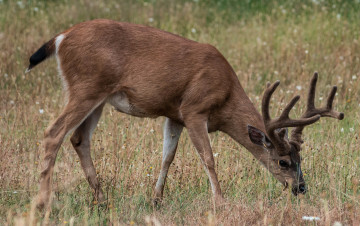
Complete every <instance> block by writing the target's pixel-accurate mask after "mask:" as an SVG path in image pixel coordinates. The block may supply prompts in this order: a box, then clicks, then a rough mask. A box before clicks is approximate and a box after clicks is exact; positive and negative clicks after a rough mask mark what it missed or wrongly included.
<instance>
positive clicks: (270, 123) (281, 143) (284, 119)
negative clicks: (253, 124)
mask: <svg viewBox="0 0 360 226" xmlns="http://www.w3.org/2000/svg"><path fill="white" fill-rule="evenodd" d="M279 84H280V81H276V82H275V83H274V84H272V85H270V83H268V84H267V88H266V90H265V92H264V96H263V99H262V108H261V109H262V115H263V119H264V124H265V129H266V132H267V134H268V136H269V138H270V139H271V141H272V143H273V144H274V146H275V147H276V149H277V150H278V151H279V152H280V153H279V154H281V155H284V154H286V153H284V152H286V151H288V150H289V148H287V147H286V146H289V143H288V142H287V141H285V139H284V137H285V134H286V130H285V129H281V130H278V129H280V128H285V127H298V128H300V127H304V126H306V125H309V124H312V123H314V122H316V121H317V120H319V119H320V115H317V114H315V115H312V116H311V117H306V118H301V119H290V117H289V113H290V111H291V109H292V108H293V107H294V105H295V104H296V102H298V100H299V99H300V96H295V97H294V98H293V99H292V100H291V101H290V102H289V104H288V105H287V106H286V107H285V108H284V110H283V112H282V113H281V115H280V117H278V118H275V119H271V117H270V113H269V104H270V99H271V95H272V94H273V93H274V91H275V90H276V88H277V87H278V86H279Z"/></svg>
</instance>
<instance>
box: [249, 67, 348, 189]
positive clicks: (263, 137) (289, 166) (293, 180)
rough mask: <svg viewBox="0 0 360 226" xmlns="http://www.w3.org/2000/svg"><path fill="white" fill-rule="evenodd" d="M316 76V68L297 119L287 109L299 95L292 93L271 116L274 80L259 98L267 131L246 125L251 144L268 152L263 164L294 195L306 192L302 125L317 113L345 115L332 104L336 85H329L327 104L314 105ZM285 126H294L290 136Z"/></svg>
mask: <svg viewBox="0 0 360 226" xmlns="http://www.w3.org/2000/svg"><path fill="white" fill-rule="evenodd" d="M317 78H318V73H316V72H315V74H314V76H313V78H312V80H311V83H310V90H309V94H308V101H307V109H306V111H305V113H304V114H303V115H302V117H301V118H300V119H291V118H289V112H290V110H291V109H292V108H293V107H294V105H295V104H296V102H297V101H298V100H299V99H300V96H295V97H294V98H293V99H292V100H291V101H290V103H289V104H288V105H287V106H286V107H285V108H284V110H283V111H282V113H281V115H280V116H279V117H278V118H275V119H271V117H270V113H269V103H270V99H271V95H272V94H273V93H274V91H275V90H276V88H277V87H278V86H279V84H280V82H279V81H277V82H275V83H273V84H272V85H270V83H268V84H267V88H266V90H265V92H264V96H263V99H262V115H263V120H264V125H265V130H266V133H264V132H263V131H261V130H259V129H257V128H255V127H252V126H250V125H249V126H248V132H249V136H250V140H251V141H252V142H253V143H254V144H257V145H261V146H262V147H263V148H264V149H265V150H266V152H268V153H269V155H267V156H268V158H269V159H268V160H263V162H265V163H266V167H267V168H268V169H269V170H270V172H271V173H272V174H273V175H274V176H275V178H277V179H278V180H279V181H280V182H281V183H283V184H284V185H285V187H287V186H288V184H291V185H292V193H293V194H294V195H297V194H299V193H302V194H304V193H305V192H306V185H305V181H304V179H303V174H302V172H301V158H300V150H301V144H302V143H303V140H302V138H301V136H302V131H303V129H304V127H305V126H307V125H310V124H313V123H315V122H316V121H317V120H319V119H320V117H332V118H336V119H339V120H342V119H343V118H344V113H340V112H337V111H335V110H333V108H332V105H333V101H334V97H335V93H336V90H337V87H336V86H334V87H333V88H332V90H331V92H330V94H329V96H328V99H327V104H326V106H325V107H322V108H315V104H314V99H315V89H316V82H317ZM287 127H295V129H293V130H292V133H291V137H290V138H289V137H288V129H287Z"/></svg>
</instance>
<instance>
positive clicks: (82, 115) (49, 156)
mask: <svg viewBox="0 0 360 226" xmlns="http://www.w3.org/2000/svg"><path fill="white" fill-rule="evenodd" d="M69 99H70V101H69V103H68V104H67V105H66V107H65V109H64V110H63V112H62V113H61V114H60V116H59V117H58V118H57V119H56V120H55V122H54V123H53V124H52V125H51V126H50V127H49V128H48V129H47V130H46V131H45V137H44V149H45V156H44V160H43V163H42V166H43V171H42V172H41V174H40V191H39V194H38V198H37V206H38V208H40V209H42V208H44V207H45V206H47V204H48V203H49V198H50V193H51V178H52V173H53V170H54V165H55V160H56V156H57V153H58V150H59V148H60V146H61V143H62V142H63V140H64V137H65V136H66V135H67V134H68V133H69V132H70V131H71V130H72V129H74V128H76V127H77V126H78V125H79V124H80V123H81V122H82V121H83V120H84V119H86V117H87V116H88V115H89V114H91V112H92V111H93V109H94V108H96V106H97V105H99V104H101V100H86V99H80V98H79V97H77V98H69Z"/></svg>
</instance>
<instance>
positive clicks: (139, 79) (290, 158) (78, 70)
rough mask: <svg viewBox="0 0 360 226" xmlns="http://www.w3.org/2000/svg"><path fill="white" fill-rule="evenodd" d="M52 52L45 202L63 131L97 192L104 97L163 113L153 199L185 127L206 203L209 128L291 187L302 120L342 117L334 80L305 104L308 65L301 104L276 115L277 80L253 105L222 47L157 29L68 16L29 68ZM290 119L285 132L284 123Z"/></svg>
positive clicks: (124, 106)
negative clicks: (318, 99)
mask: <svg viewBox="0 0 360 226" xmlns="http://www.w3.org/2000/svg"><path fill="white" fill-rule="evenodd" d="M53 55H55V57H56V60H57V64H58V71H59V76H60V78H61V80H62V83H63V90H64V93H65V99H66V101H65V106H64V108H63V110H62V112H61V113H60V115H59V116H58V117H57V118H56V119H55V120H54V122H52V123H51V124H50V126H49V127H48V128H47V129H46V130H45V133H44V139H43V149H44V156H43V160H42V171H41V174H40V185H39V192H38V195H37V206H38V208H40V209H42V208H44V207H46V206H48V205H49V200H50V193H51V180H52V174H53V170H54V165H55V159H56V156H57V153H58V151H59V148H60V146H61V144H62V142H63V141H64V139H65V137H66V136H67V135H68V134H70V133H72V132H73V134H72V135H71V138H70V141H71V144H72V146H73V147H74V149H75V151H76V153H77V155H78V156H79V159H80V164H81V167H82V168H83V171H84V174H85V177H86V178H87V180H88V183H89V185H90V187H91V188H92V190H93V193H94V199H95V200H97V201H99V202H106V199H105V196H104V193H103V191H102V188H101V186H100V183H99V180H98V178H97V174H96V170H95V167H94V164H93V161H92V158H91V155H90V141H91V137H92V134H93V131H94V129H95V127H96V125H97V123H98V121H99V118H100V116H101V114H102V111H103V107H104V105H105V104H106V103H109V104H110V105H112V106H113V107H114V108H115V109H116V110H117V111H119V112H121V113H125V114H128V115H132V116H136V117H149V118H156V117H160V116H163V117H165V123H164V130H163V135H164V141H163V153H162V163H161V170H160V173H159V176H158V180H157V183H156V186H155V189H154V203H158V204H159V203H161V201H162V199H163V191H164V186H165V182H166V178H167V174H168V171H169V168H170V165H171V163H172V162H173V160H174V157H175V153H176V149H177V145H178V141H179V138H180V135H181V133H182V131H183V128H184V127H185V128H186V129H187V131H188V134H189V137H190V139H191V141H192V143H193V145H194V146H195V149H196V151H197V153H198V155H199V157H200V160H201V162H202V165H203V167H204V169H205V172H206V174H207V176H208V178H209V181H210V185H211V190H212V197H213V200H214V203H216V205H217V204H221V203H223V202H224V201H225V199H224V197H223V194H222V192H221V187H220V184H219V181H218V177H217V174H216V172H215V162H214V157H213V152H212V147H211V145H210V139H209V135H208V134H209V133H211V132H214V131H221V132H223V133H226V134H228V135H229V136H230V137H231V138H232V139H234V140H235V141H236V142H237V143H239V144H240V145H242V146H243V147H245V148H246V149H247V150H248V151H249V152H250V153H251V154H252V155H253V156H254V157H255V158H256V159H257V160H259V162H260V163H261V164H262V165H263V166H264V167H265V168H266V169H268V170H269V171H270V173H271V174H272V175H273V176H274V177H275V178H276V179H277V180H278V181H279V182H280V183H282V184H283V185H284V186H285V188H287V187H288V185H291V191H292V193H293V194H294V195H298V194H304V193H305V192H306V191H307V187H306V184H305V181H304V178H303V174H302V171H301V158H300V151H301V144H302V143H303V140H302V133H303V130H304V128H305V126H308V125H310V124H313V123H315V122H317V121H318V120H319V119H320V118H321V117H332V118H335V119H339V120H342V119H343V118H344V113H341V112H338V111H335V110H334V109H333V101H334V97H335V93H336V91H337V87H336V86H334V87H333V88H332V90H331V92H330V94H329V96H328V99H327V103H326V105H325V106H324V107H322V108H316V107H315V104H314V103H315V101H314V99H315V89H316V83H317V79H318V73H317V72H315V74H314V76H313V77H312V79H311V82H310V89H309V93H308V99H307V105H306V111H305V112H304V114H303V115H302V116H301V117H300V118H299V119H291V118H290V117H289V113H290V111H291V109H292V108H293V107H294V105H295V104H296V103H297V102H298V100H299V99H300V96H295V97H294V98H293V99H292V100H291V101H290V102H289V103H288V104H287V105H286V107H285V108H284V109H283V111H282V112H281V114H280V116H279V117H276V118H271V116H270V110H269V108H270V99H271V97H272V95H273V93H274V91H275V90H276V88H277V87H278V86H279V84H280V81H276V82H275V83H273V84H270V83H268V84H267V87H266V89H265V91H264V94H263V98H262V103H261V112H262V114H260V113H259V112H258V111H257V109H256V107H255V106H254V104H253V103H252V101H251V100H250V98H249V97H248V96H247V95H246V93H245V91H244V89H243V87H242V86H241V84H240V81H239V78H238V76H237V75H236V73H235V72H234V70H233V68H232V67H231V66H230V64H229V63H228V61H227V60H226V59H225V57H224V56H223V55H222V54H221V53H220V52H219V51H218V50H217V49H216V48H215V47H213V46H212V45H210V44H203V43H199V42H196V41H192V40H189V39H186V38H183V37H181V36H178V35H175V34H172V33H169V32H166V31H162V30H160V29H156V28H152V27H148V26H144V25H137V24H130V23H125V22H117V21H113V20H107V19H96V20H92V21H86V22H82V23H79V24H77V25H74V26H73V27H71V28H69V29H68V30H65V31H64V32H61V33H59V34H57V35H56V36H55V37H53V38H52V39H51V40H50V41H48V42H46V43H45V44H44V45H42V47H41V48H39V49H38V50H37V51H36V52H35V53H34V54H33V55H32V56H31V57H30V60H29V61H30V65H29V67H28V68H27V70H26V72H29V71H30V70H31V69H32V68H33V67H35V66H36V65H37V64H39V63H40V62H42V61H44V60H45V59H47V58H49V57H50V56H53ZM289 127H292V128H293V129H292V131H291V136H290V137H289V136H288V128H289Z"/></svg>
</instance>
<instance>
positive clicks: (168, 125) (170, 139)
mask: <svg viewBox="0 0 360 226" xmlns="http://www.w3.org/2000/svg"><path fill="white" fill-rule="evenodd" d="M182 130H183V126H182V125H180V124H178V123H176V122H174V121H173V120H171V119H169V118H166V120H165V125H164V146H163V157H162V163H161V171H160V174H159V178H158V180H157V183H156V187H155V198H154V204H155V205H158V204H159V203H160V202H161V200H162V197H163V192H164V186H165V182H166V176H167V173H168V171H169V167H170V165H171V163H172V162H173V160H174V157H175V153H176V148H177V144H178V141H179V138H180V135H181V132H182Z"/></svg>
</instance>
